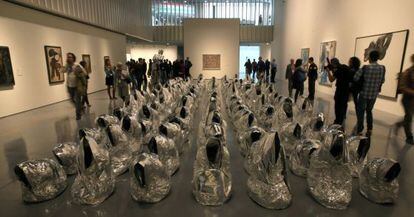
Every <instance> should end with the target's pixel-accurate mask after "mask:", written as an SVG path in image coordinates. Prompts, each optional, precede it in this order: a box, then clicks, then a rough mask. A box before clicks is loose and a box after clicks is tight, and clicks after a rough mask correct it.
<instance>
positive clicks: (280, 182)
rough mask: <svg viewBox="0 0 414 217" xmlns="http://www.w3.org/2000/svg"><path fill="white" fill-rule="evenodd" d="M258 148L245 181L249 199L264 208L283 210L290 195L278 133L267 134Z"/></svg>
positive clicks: (289, 202)
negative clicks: (249, 173) (251, 168)
mask: <svg viewBox="0 0 414 217" xmlns="http://www.w3.org/2000/svg"><path fill="white" fill-rule="evenodd" d="M260 147H261V148H260V149H257V150H258V152H257V153H256V154H257V155H255V156H254V158H253V165H254V167H253V170H252V171H251V175H250V177H249V179H248V180H247V188H248V194H249V197H250V198H251V199H253V200H254V201H255V202H256V203H258V204H259V205H261V206H263V207H265V208H268V209H285V208H287V207H288V206H289V205H290V204H291V202H292V194H291V192H290V188H289V183H288V181H287V177H286V176H287V169H286V162H285V153H284V150H283V147H282V146H281V144H280V140H279V136H278V133H272V134H268V135H267V136H266V138H265V139H264V141H263V143H262V144H261V146H260Z"/></svg>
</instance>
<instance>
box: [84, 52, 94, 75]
mask: <svg viewBox="0 0 414 217" xmlns="http://www.w3.org/2000/svg"><path fill="white" fill-rule="evenodd" d="M82 60H83V61H85V62H86V69H85V70H86V72H87V73H88V74H90V73H92V65H91V55H89V54H82Z"/></svg>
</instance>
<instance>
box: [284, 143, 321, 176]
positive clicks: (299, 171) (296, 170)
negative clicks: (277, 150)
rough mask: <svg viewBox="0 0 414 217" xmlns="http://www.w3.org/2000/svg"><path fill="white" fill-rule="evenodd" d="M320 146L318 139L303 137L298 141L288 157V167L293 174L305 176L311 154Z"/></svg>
mask: <svg viewBox="0 0 414 217" xmlns="http://www.w3.org/2000/svg"><path fill="white" fill-rule="evenodd" d="M321 146H322V144H321V142H320V141H319V140H311V139H305V140H303V141H299V142H298V144H297V145H296V148H295V151H293V152H292V154H291V155H290V157H289V161H288V162H289V168H290V170H291V171H292V173H293V174H295V175H297V176H301V177H306V176H307V174H308V169H309V166H310V159H311V157H312V154H313V153H314V152H315V151H317V150H318V149H320V148H321Z"/></svg>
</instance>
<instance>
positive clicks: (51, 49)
mask: <svg viewBox="0 0 414 217" xmlns="http://www.w3.org/2000/svg"><path fill="white" fill-rule="evenodd" d="M45 56H46V65H47V74H48V77H49V83H50V84H54V83H62V82H64V81H65V75H64V74H63V73H61V72H60V70H61V68H62V67H63V59H62V48H61V47H56V46H45Z"/></svg>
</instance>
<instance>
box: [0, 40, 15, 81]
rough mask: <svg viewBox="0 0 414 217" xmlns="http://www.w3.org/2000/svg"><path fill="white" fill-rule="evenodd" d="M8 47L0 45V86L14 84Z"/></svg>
mask: <svg viewBox="0 0 414 217" xmlns="http://www.w3.org/2000/svg"><path fill="white" fill-rule="evenodd" d="M14 84H15V83H14V76H13V67H12V63H11V58H10V50H9V47H3V46H0V87H10V86H14Z"/></svg>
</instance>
